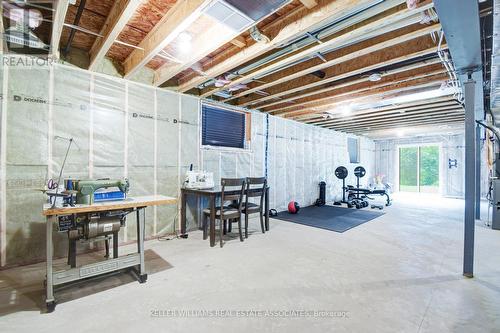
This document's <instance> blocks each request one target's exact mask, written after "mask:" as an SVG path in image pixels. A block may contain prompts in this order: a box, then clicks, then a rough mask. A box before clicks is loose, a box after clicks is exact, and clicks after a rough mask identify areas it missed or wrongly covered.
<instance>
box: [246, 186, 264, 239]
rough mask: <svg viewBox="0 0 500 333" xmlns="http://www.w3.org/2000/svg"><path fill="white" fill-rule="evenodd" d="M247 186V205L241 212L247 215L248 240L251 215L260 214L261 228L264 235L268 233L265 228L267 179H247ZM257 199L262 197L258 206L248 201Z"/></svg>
mask: <svg viewBox="0 0 500 333" xmlns="http://www.w3.org/2000/svg"><path fill="white" fill-rule="evenodd" d="M246 186H247V189H246V197H245V204H244V205H243V209H242V210H241V212H242V213H243V214H245V238H248V216H249V215H250V214H255V213H259V217H260V228H261V230H262V233H265V232H266V228H265V226H264V195H265V193H266V187H267V178H266V177H258V178H252V177H247V179H246ZM256 197H260V200H259V203H258V204H256V203H253V202H250V201H249V200H248V199H249V198H256Z"/></svg>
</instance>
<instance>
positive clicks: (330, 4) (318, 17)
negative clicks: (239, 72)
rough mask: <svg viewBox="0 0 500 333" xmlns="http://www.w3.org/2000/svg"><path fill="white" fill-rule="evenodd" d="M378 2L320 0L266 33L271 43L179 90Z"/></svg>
mask: <svg viewBox="0 0 500 333" xmlns="http://www.w3.org/2000/svg"><path fill="white" fill-rule="evenodd" d="M377 2H378V1H375V0H359V1H352V0H336V1H326V0H321V1H318V6H315V7H314V8H312V9H307V8H306V7H302V8H299V9H297V10H296V11H294V12H293V13H291V14H290V15H288V16H287V17H286V18H285V19H284V20H282V21H280V22H278V23H277V24H274V25H270V26H269V27H268V28H266V29H263V31H262V33H263V34H265V35H266V36H268V37H269V38H270V42H269V43H254V44H252V45H250V46H248V47H246V48H244V49H242V50H241V51H240V52H238V53H237V54H235V55H231V56H228V57H224V55H222V56H221V57H220V58H218V59H217V61H218V62H217V63H216V64H215V65H213V66H211V67H210V68H206V69H204V70H203V71H204V73H205V76H197V77H194V78H192V79H189V80H188V81H186V82H182V83H181V84H180V85H179V86H178V87H177V88H176V90H178V91H180V92H185V91H187V90H190V89H191V88H194V87H196V86H198V85H200V84H202V83H203V82H205V81H207V79H209V78H213V77H217V76H219V75H221V74H224V73H226V72H228V71H230V70H232V69H234V68H236V67H238V66H240V65H242V64H245V63H247V62H249V61H252V60H253V59H255V58H257V57H259V56H261V55H263V54H265V53H266V52H269V51H272V50H274V49H275V48H276V47H278V46H279V45H282V44H285V43H287V42H288V41H290V40H293V39H295V38H297V37H300V36H303V35H305V34H306V33H307V32H309V31H312V30H314V29H315V28H316V27H318V26H320V25H321V24H322V23H324V22H325V21H327V20H329V21H335V20H339V19H341V18H343V17H347V16H349V15H351V14H352V13H355V12H357V11H358V10H359V9H361V8H366V7H369V6H371V5H373V4H375V3H377Z"/></svg>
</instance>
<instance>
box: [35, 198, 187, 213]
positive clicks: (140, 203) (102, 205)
mask: <svg viewBox="0 0 500 333" xmlns="http://www.w3.org/2000/svg"><path fill="white" fill-rule="evenodd" d="M176 202H177V198H173V197H167V196H164V195H147V196H142V197H130V198H126V199H125V200H116V201H103V202H96V203H94V204H93V205H75V206H74V207H70V206H68V207H55V208H52V205H50V204H45V205H43V212H42V214H43V215H44V216H51V215H69V214H76V213H92V212H102V211H108V210H117V209H126V208H136V207H148V206H157V205H171V204H175V203H176Z"/></svg>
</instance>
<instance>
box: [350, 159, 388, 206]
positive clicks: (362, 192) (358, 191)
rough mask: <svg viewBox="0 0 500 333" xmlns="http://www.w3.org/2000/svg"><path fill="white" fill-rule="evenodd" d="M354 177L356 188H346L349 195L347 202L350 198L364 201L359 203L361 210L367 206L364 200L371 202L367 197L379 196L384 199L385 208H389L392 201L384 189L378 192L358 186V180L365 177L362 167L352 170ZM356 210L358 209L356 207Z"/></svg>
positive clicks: (364, 170)
mask: <svg viewBox="0 0 500 333" xmlns="http://www.w3.org/2000/svg"><path fill="white" fill-rule="evenodd" d="M354 175H355V176H356V178H357V180H356V187H354V186H347V187H348V191H349V195H348V196H347V198H348V200H349V198H351V199H358V200H362V201H364V202H365V203H360V205H361V206H362V207H361V208H363V207H368V206H369V204H368V202H367V201H366V200H365V199H372V200H373V198H370V197H369V195H380V196H385V197H386V203H385V205H386V206H390V205H391V204H392V199H391V197H390V196H389V193H388V192H387V190H386V189H383V190H378V189H369V188H361V186H360V185H359V180H360V178H363V177H364V176H365V175H366V169H365V168H363V167H362V166H357V167H356V168H355V169H354ZM356 208H358V207H357V206H356Z"/></svg>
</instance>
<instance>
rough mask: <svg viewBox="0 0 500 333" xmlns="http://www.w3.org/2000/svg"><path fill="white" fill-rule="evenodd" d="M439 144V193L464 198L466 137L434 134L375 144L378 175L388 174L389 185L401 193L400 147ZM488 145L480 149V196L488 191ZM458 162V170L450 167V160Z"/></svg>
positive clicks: (382, 141)
mask: <svg viewBox="0 0 500 333" xmlns="http://www.w3.org/2000/svg"><path fill="white" fill-rule="evenodd" d="M434 144H436V145H439V146H440V179H439V182H440V194H441V195H443V196H449V197H460V198H461V197H463V196H464V185H465V183H464V182H465V174H464V172H465V168H464V159H465V143H464V136H463V134H459V135H435V136H422V137H416V138H401V139H391V140H376V141H375V173H376V174H380V175H385V177H386V180H387V182H389V183H392V184H393V186H394V187H393V188H394V189H395V190H396V191H398V190H399V189H398V186H399V185H398V183H399V179H398V177H399V171H398V168H399V161H398V159H399V155H398V149H399V146H404V145H434ZM484 147H485V146H484V145H482V146H481V156H483V157H484V158H481V161H482V168H481V195H482V196H483V197H485V196H486V192H487V190H488V168H487V164H486V160H487V159H486V157H485V156H486V155H485V154H486V152H485V148H484ZM449 159H456V160H457V167H452V168H449V167H448V160H449Z"/></svg>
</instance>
